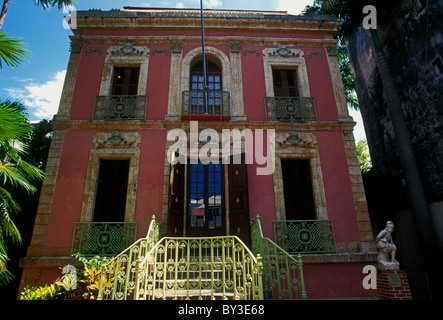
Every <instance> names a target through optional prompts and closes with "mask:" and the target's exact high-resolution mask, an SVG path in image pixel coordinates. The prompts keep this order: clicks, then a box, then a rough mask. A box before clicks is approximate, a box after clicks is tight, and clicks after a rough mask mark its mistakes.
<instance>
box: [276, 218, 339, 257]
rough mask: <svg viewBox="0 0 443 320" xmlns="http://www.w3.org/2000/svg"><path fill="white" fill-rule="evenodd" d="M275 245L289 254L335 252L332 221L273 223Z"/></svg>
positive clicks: (286, 221) (285, 221)
mask: <svg viewBox="0 0 443 320" xmlns="http://www.w3.org/2000/svg"><path fill="white" fill-rule="evenodd" d="M274 234H275V241H276V242H277V244H278V245H279V246H280V247H282V248H283V249H285V250H286V251H287V252H289V253H330V252H335V251H336V246H335V235H334V226H333V223H332V220H284V221H283V220H282V221H274Z"/></svg>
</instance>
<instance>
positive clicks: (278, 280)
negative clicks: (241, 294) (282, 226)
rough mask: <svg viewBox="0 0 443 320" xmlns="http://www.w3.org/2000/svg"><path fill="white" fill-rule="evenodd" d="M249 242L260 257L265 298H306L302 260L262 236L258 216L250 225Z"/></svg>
mask: <svg viewBox="0 0 443 320" xmlns="http://www.w3.org/2000/svg"><path fill="white" fill-rule="evenodd" d="M251 243H252V251H253V252H254V254H259V255H260V256H261V257H262V264H263V290H264V292H265V295H266V298H267V299H306V290H305V284H304V276H303V262H302V259H301V256H300V255H299V256H298V258H297V259H295V258H294V257H292V256H291V255H289V254H288V253H287V252H286V251H285V250H283V249H282V248H281V247H279V246H278V245H277V244H275V243H274V242H273V241H272V240H270V239H268V238H265V237H263V232H262V229H261V224H260V217H259V216H258V215H257V220H256V221H254V223H253V224H252V226H251Z"/></svg>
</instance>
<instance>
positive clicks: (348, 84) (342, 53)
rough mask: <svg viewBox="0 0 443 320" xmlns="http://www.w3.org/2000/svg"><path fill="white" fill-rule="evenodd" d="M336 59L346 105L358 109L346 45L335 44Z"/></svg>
mask: <svg viewBox="0 0 443 320" xmlns="http://www.w3.org/2000/svg"><path fill="white" fill-rule="evenodd" d="M337 59H338V65H339V67H340V73H341V79H342V81H343V89H344V91H345V96H346V102H347V103H348V107H351V108H354V109H355V110H360V105H359V104H358V98H357V94H356V92H355V83H354V75H353V74H352V69H351V62H350V61H349V55H348V50H347V49H346V46H342V45H338V46H337Z"/></svg>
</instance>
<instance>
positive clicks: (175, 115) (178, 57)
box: [165, 42, 183, 121]
mask: <svg viewBox="0 0 443 320" xmlns="http://www.w3.org/2000/svg"><path fill="white" fill-rule="evenodd" d="M182 49H183V43H182V42H173V43H172V55H171V70H170V73H169V74H170V75H169V99H168V114H167V115H166V116H165V120H172V121H175V120H180V118H181V90H180V88H181V85H180V80H181V73H182V71H181V65H182Z"/></svg>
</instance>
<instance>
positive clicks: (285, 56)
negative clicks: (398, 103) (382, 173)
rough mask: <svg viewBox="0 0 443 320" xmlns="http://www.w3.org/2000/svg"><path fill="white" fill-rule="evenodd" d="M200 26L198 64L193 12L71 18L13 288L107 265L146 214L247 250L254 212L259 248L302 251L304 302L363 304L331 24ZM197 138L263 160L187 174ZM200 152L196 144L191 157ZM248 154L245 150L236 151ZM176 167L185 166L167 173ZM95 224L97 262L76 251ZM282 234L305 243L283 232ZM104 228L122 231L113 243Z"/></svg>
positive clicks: (367, 247)
mask: <svg viewBox="0 0 443 320" xmlns="http://www.w3.org/2000/svg"><path fill="white" fill-rule="evenodd" d="M205 15H206V16H205V59H204V60H205V61H203V55H202V45H201V29H200V17H199V11H198V10H184V9H183V10H178V9H177V10H172V9H171V10H169V9H147V8H130V7H127V8H124V9H122V10H112V11H107V12H105V11H100V10H92V11H84V12H78V13H77V18H78V19H77V26H76V29H74V30H73V33H74V35H73V36H71V41H72V45H71V52H70V60H69V65H68V70H67V75H66V80H65V85H64V89H63V93H62V98H61V101H60V107H59V111H58V114H57V115H56V116H55V117H54V120H53V122H52V124H53V128H54V137H53V142H52V146H51V151H50V155H49V159H48V167H47V171H46V179H45V182H44V185H43V189H42V193H41V199H40V204H39V209H38V213H37V218H36V222H35V227H34V233H33V238H32V242H31V245H30V247H29V248H28V253H27V257H26V258H24V259H22V260H21V266H22V267H23V269H24V272H23V276H22V286H26V285H34V284H44V283H49V282H52V281H53V280H54V279H55V278H57V277H58V276H59V269H58V268H59V267H61V266H63V265H65V264H67V263H68V262H70V261H72V258H71V253H74V252H78V251H80V252H82V250H86V252H84V253H86V254H98V255H102V256H103V255H107V256H110V255H115V254H116V253H118V252H119V251H122V250H123V249H124V248H125V247H126V246H128V245H130V244H131V241H132V242H133V241H135V240H136V239H138V238H140V237H144V236H146V232H147V229H148V226H149V223H150V221H151V219H152V217H153V216H155V219H156V220H157V221H158V222H161V226H162V234H163V235H168V236H194V237H195V236H198V237H200V236H201V237H206V236H217V235H237V236H239V237H240V239H242V240H243V241H244V242H245V243H246V244H248V245H249V244H250V236H249V227H250V222H251V220H254V219H256V217H257V215H259V217H260V221H261V225H262V228H263V234H264V236H265V237H268V238H270V239H272V240H274V241H275V242H276V243H277V244H280V245H281V246H282V247H284V248H285V249H286V250H287V251H288V252H290V253H291V254H294V255H298V254H301V257H302V260H303V270H304V279H305V285H306V293H307V297H308V299H316V298H368V297H369V296H370V293H369V292H368V291H367V290H365V289H364V288H363V286H362V280H363V277H364V276H365V275H364V274H363V272H362V271H363V267H364V266H365V265H367V264H374V263H375V262H376V255H375V252H376V249H375V246H374V244H373V235H372V230H371V225H370V221H369V215H368V212H367V206H366V199H365V194H364V189H363V183H362V179H361V175H360V169H359V166H358V161H357V158H356V151H355V143H354V137H353V134H352V131H353V127H354V125H355V123H354V122H353V120H352V118H351V117H350V116H349V115H348V112H347V106H346V101H345V98H344V93H343V88H342V84H341V77H340V71H339V67H338V63H337V57H336V55H335V46H336V42H337V40H336V39H334V34H335V32H336V30H337V28H338V27H339V22H337V21H329V20H318V19H314V18H312V17H303V16H291V15H287V14H286V13H285V12H256V11H206V12H205ZM203 62H204V63H203ZM203 69H206V97H207V103H206V105H205V103H204V97H205V96H204V94H203V93H204V91H205V87H204V84H205V81H204V80H205V79H204V74H205V73H204V72H203ZM196 126H198V131H197V133H201V132H202V131H205V130H206V131H207V130H208V129H211V130H212V131H209V132H212V134H214V135H215V136H217V137H218V138H220V139H219V140H220V142H221V141H222V132H223V130H225V131H227V130H230V132H233V130H234V129H238V130H239V132H243V133H248V132H250V133H251V135H252V138H253V141H254V142H255V143H256V145H255V148H252V149H251V150H254V152H256V153H257V152H258V151H257V143H258V142H257V141H260V140H261V141H263V142H264V146H265V150H266V146H267V144H266V142H267V140H266V138H265V137H266V134H267V133H274V135H273V136H272V139H271V140H269V141H272V142H273V147H274V151H273V153H274V157H273V159H274V161H273V162H269V161H268V162H266V163H263V161H261V162H260V159H258V158H257V156H255V157H253V161H252V163H246V161H244V160H243V161H242V163H241V164H227V163H226V161H222V160H225V159H222V155H221V145H220V155H217V156H216V157H218V158H219V159H220V162H219V163H215V164H214V163H211V164H205V163H203V162H202V161H201V159H200V161H198V159H195V157H194V156H193V155H192V151H191V147H190V144H191V142H192V136H191V133H192V129H193V128H195V127H196ZM174 130H175V131H174ZM177 130H182V131H180V132H184V136H185V137H186V139H187V140H186V141H187V145H186V144H185V147H184V148H183V149H180V150H179V149H177V148H176V146H177V144H175V143H177V141H178V140H176V139H177V137H174V138H171V137H169V138H168V134H171V132H176V131H177ZM259 133H260V134H261V133H263V134H264V138H262V137H261V136H260V134H259ZM212 139H214V136H212V137H211V141H213V140H212ZM214 141H215V140H214ZM207 143H208V140H207V139H205V140H202V138H201V136H200V142H197V143H196V146H197V147H198V150H202V148H204V146H205V145H206V146H208V145H207ZM174 144H175V145H174ZM231 144H232V143H231ZM258 144H259V145H260V143H258ZM249 147H250V144H248V142H247V139H245V140H243V142H242V143H241V144H240V148H238V150H237V151H238V153H239V154H244V153H245V152H246V150H248V148H249ZM234 153H235V152H234ZM252 153H253V152H251V154H252ZM258 153H259V152H258ZM262 154H263V153H262ZM265 154H266V152H265V153H264V154H263V155H265ZM174 157H176V158H179V157H181V158H182V159H186V162H187V163H186V164H183V163H178V164H171V161H170V160H171V158H174ZM243 159H245V157H243ZM265 159H267V160H269V159H271V158H270V157H269V154H268V157H267V158H265ZM231 160H232V158H231ZM272 163H273V166H272V172H271V173H270V174H259V172H260V168H261V169H263V168H264V167H265V166H266V165H270V164H272ZM294 221H295V222H294ZM297 221H298V222H297ZM302 222H303V223H304V224H303V223H302ZM93 223H95V224H100V223H102V225H105V231H103V230H102V231H101V233H100V235H101V236H100V237H101V238H100V239H99V240H97V241H98V242H97V243H96V247H97V248H96V251H94V250H95V249H91V248H85V247H81V246H80V245H79V242H78V241H77V240H78V239H80V238H81V237H82V235H81V233H82V226H90V225H91V224H93ZM323 223H324V224H325V225H327V227H322V228H320V227H318V226H319V225H324V224H323ZM282 224H283V225H285V226H286V227H285V228H281V227H280V226H281V225H282ZM289 224H291V225H292V224H294V225H297V224H298V225H301V224H303V225H304V229H303V228H302V229H303V230H305V231H302V232H300V230H299V229H297V230H299V231H297V232H298V233H294V234H292V235H288V234H286V233H284V234H282V233H281V230H283V229H285V230H287V226H288V225H289ZM116 225H124V231H121V230H122V229H121V228H120V227H118V228H120V229H118V230H120V231H118V232H120V233H118V232H117V231H115V233H114V231H112V230H111V229H112V227H113V226H116ZM308 226H311V227H312V226H315V228H316V230H323V231H316V232H320V233H321V232H329V234H328V235H326V236H325V235H318V234H315V232H313V231H312V228H311V227H308ZM310 228H311V229H310ZM308 229H309V230H311V231H309V232H308V231H306V230H308ZM326 230H328V231H326ZM306 237H307V238H306ZM115 238H117V239H118V240H119V241H116V240H115ZM326 238H327V239H328V241H326V240H324V239H326ZM291 239H292V240H294V239H295V240H294V241H295V242H296V243H297V244H291V243H292V240H291ZM315 239H317V240H318V239H323V240H322V241H320V242H319V243H317V244H315ZM305 240H306V241H305ZM91 241H92V240H91ZM91 241H90V242H91ZM304 241H305V242H304ZM110 242H112V244H110ZM114 242H116V243H114ZM290 242H291V243H290ZM326 242H327V243H326ZM79 246H80V247H79ZM110 247H112V248H113V250H114V251H115V252H109V251H107V250H108V249H109V248H110Z"/></svg>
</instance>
